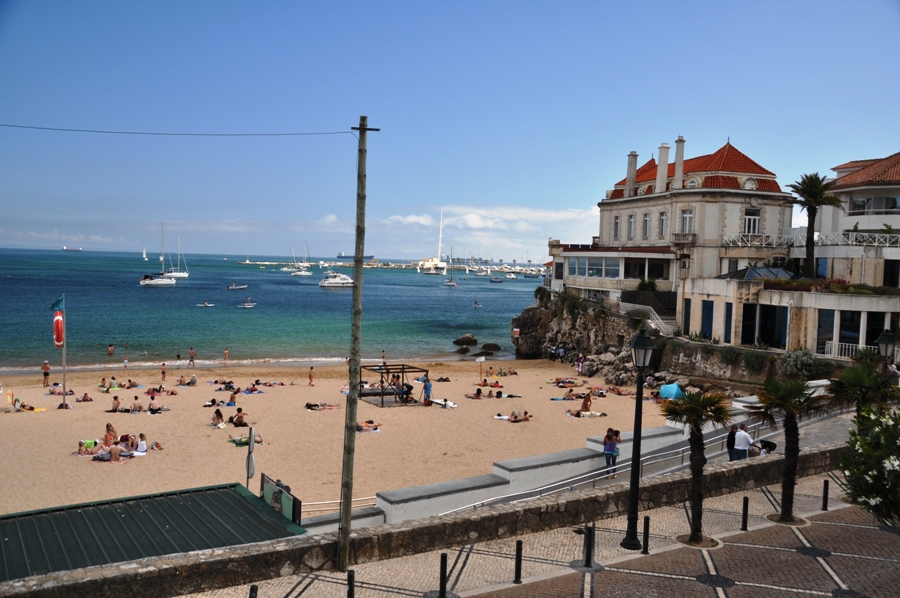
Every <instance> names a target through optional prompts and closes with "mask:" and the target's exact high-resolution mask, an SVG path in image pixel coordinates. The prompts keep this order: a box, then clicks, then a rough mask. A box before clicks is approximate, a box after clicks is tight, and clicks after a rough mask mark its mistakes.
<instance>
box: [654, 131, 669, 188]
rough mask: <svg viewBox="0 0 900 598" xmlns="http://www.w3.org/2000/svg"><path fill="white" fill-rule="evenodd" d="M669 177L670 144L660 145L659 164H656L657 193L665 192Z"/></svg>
mask: <svg viewBox="0 0 900 598" xmlns="http://www.w3.org/2000/svg"><path fill="white" fill-rule="evenodd" d="M668 178H669V144H668V143H663V144H662V145H661V146H659V164H657V165H656V193H665V191H666V179H668Z"/></svg>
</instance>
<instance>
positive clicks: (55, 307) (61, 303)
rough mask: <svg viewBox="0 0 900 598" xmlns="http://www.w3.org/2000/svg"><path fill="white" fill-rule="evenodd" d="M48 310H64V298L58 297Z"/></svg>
mask: <svg viewBox="0 0 900 598" xmlns="http://www.w3.org/2000/svg"><path fill="white" fill-rule="evenodd" d="M50 311H66V298H65V296H63V297H60V298H59V299H57V300H56V301H54V302H53V305H51V306H50Z"/></svg>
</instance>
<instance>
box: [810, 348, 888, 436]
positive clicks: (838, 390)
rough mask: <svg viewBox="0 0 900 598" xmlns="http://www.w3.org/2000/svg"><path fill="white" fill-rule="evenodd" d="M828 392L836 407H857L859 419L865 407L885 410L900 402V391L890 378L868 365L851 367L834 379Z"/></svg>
mask: <svg viewBox="0 0 900 598" xmlns="http://www.w3.org/2000/svg"><path fill="white" fill-rule="evenodd" d="M880 359H881V358H880V356H879V360H880ZM826 392H827V393H828V398H829V399H830V400H831V401H832V402H833V403H834V404H835V405H838V406H854V405H855V406H856V415H857V417H858V416H859V415H861V413H862V409H863V407H876V408H883V407H885V406H886V405H888V404H890V403H897V402H898V401H900V389H898V388H897V387H896V386H894V385H893V384H891V379H890V377H889V376H887V375H885V374H882V373H880V372H878V371H877V370H876V369H875V368H874V367H872V365H870V364H868V363H862V364H860V365H855V366H853V367H849V368H847V369H846V370H844V371H843V372H841V373H840V374H838V375H837V377H835V378H832V379H831V380H830V384H829V385H828V388H827V389H826ZM860 421H861V420H860Z"/></svg>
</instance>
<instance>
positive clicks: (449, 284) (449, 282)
mask: <svg viewBox="0 0 900 598" xmlns="http://www.w3.org/2000/svg"><path fill="white" fill-rule="evenodd" d="M444 286H445V287H455V286H456V281H455V280H453V279H452V278H448V279H447V280H445V281H444Z"/></svg>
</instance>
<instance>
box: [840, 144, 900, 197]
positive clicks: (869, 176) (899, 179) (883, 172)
mask: <svg viewBox="0 0 900 598" xmlns="http://www.w3.org/2000/svg"><path fill="white" fill-rule="evenodd" d="M873 185H900V152H897V153H896V154H894V155H892V156H888V157H887V158H882V159H881V160H877V161H875V162H873V163H872V164H869V165H868V166H866V167H865V168H860V169H859V170H857V171H855V172H851V173H850V174H848V175H845V176H842V177H841V178H839V179H838V180H837V181H835V185H834V187H833V188H834V189H847V188H849V187H868V186H873Z"/></svg>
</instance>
